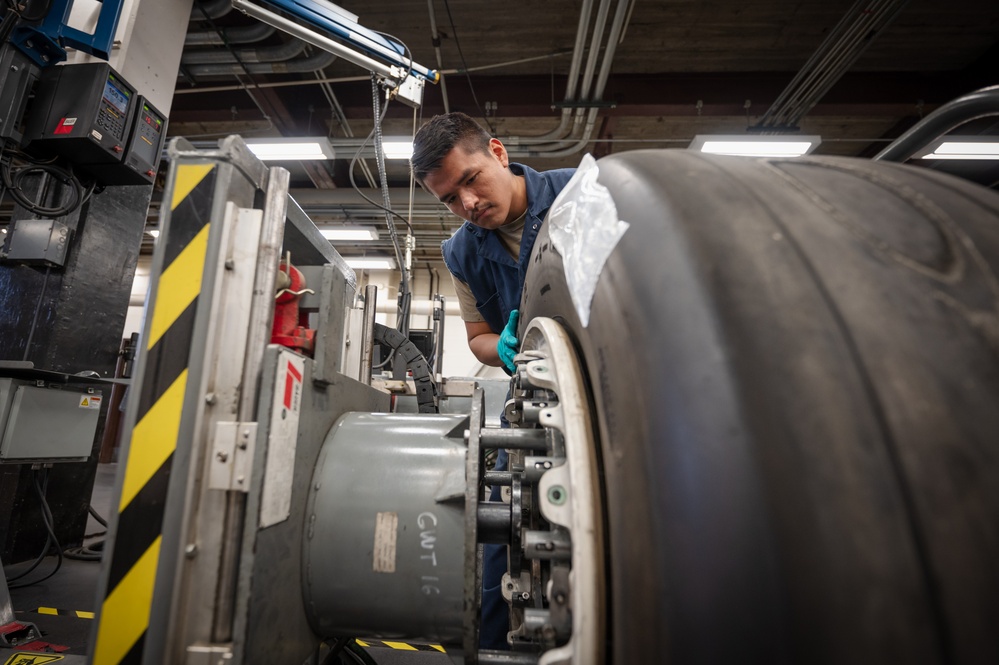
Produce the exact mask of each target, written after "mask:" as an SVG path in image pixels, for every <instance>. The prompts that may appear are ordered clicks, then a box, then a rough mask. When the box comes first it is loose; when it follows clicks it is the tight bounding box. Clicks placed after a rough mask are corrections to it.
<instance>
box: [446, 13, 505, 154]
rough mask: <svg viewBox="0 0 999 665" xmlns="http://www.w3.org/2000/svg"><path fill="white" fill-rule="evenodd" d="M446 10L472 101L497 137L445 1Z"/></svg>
mask: <svg viewBox="0 0 999 665" xmlns="http://www.w3.org/2000/svg"><path fill="white" fill-rule="evenodd" d="M444 9H446V10H447V20H448V23H450V24H451V36H452V37H454V45H455V46H457V47H458V57H460V58H461V66H462V67H464V68H465V69H464V71H465V78H466V79H468V89H469V90H470V91H471V92H472V101H474V102H475V107H476V108H477V109H479V115H481V116H482V119H483V120H485V121H486V125H487V126H488V127H489V131H490V133H492V134H493V135H494V136H495V135H496V128H495V127H493V123H491V122H489V118H487V117H486V113H485V111H483V110H482V105H481V104H479V98H478V97H477V96H476V95H475V88H474V87H472V77H471V75H469V73H468V63H467V62H465V54H464V53H463V52H462V50H461V42H460V41H458V29H457V28H455V27H454V17H453V16H451V5H450V4H449V3H448V1H447V0H444Z"/></svg>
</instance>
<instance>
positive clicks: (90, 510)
mask: <svg viewBox="0 0 999 665" xmlns="http://www.w3.org/2000/svg"><path fill="white" fill-rule="evenodd" d="M87 512H88V513H90V516H91V517H93V518H94V519H95V520H97V523H98V524H100V525H101V526H102V527H104V528H105V529H106V528H108V521H107V520H106V519H104V518H103V517H101V516H100V513H98V512H97V511H96V510H94V507H93V506H91V505H89V504H87Z"/></svg>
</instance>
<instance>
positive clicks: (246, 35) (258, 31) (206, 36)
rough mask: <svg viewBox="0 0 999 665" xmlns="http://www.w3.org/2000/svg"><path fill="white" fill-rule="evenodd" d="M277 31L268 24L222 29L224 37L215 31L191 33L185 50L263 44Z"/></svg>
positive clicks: (185, 42) (185, 39) (185, 40)
mask: <svg viewBox="0 0 999 665" xmlns="http://www.w3.org/2000/svg"><path fill="white" fill-rule="evenodd" d="M275 32H277V30H276V29H275V28H273V27H271V26H269V25H267V24H266V23H253V24H252V25H240V26H235V27H231V28H222V35H221V36H220V35H219V33H218V32H217V31H215V30H206V31H204V32H189V33H187V36H185V37H184V48H191V47H196V46H227V45H231V44H252V43H253V42H261V41H263V40H265V39H267V38H268V37H270V36H271V35H273V34H274V33H275Z"/></svg>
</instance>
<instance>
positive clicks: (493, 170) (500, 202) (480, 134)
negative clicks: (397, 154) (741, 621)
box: [410, 113, 575, 649]
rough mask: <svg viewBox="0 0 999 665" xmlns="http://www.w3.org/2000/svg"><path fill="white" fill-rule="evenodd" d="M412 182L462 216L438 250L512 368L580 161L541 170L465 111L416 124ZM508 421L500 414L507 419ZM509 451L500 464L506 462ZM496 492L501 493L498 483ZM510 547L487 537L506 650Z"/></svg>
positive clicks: (487, 591)
mask: <svg viewBox="0 0 999 665" xmlns="http://www.w3.org/2000/svg"><path fill="white" fill-rule="evenodd" d="M410 166H411V167H412V169H413V175H414V177H415V178H416V180H417V181H418V182H419V183H420V184H421V185H422V186H423V188H424V189H426V190H427V191H428V192H430V193H431V194H433V195H434V196H436V197H437V198H438V199H440V201H441V202H442V203H443V204H444V205H446V206H447V207H448V210H450V211H451V212H453V213H454V214H455V215H457V216H458V217H460V218H462V219H463V220H465V223H464V224H462V226H461V228H460V229H458V231H457V233H455V234H454V235H453V236H452V237H451V238H449V239H447V240H445V241H444V243H443V244H442V245H441V251H442V253H443V255H444V263H445V265H447V268H448V270H449V271H450V272H451V277H452V279H453V281H454V288H455V292H456V293H457V296H458V302H459V304H460V305H461V318H462V320H463V321H464V322H465V332H466V334H467V336H468V346H469V348H470V349H471V350H472V353H473V354H474V355H475V357H476V358H478V359H479V361H480V362H482V363H483V364H486V365H493V366H496V367H505V368H506V369H507V370H508V371H510V372H512V371H513V370H514V364H513V357H514V355H515V354H516V353H517V347H518V345H519V342H518V340H517V319H518V308H519V307H520V296H521V292H522V291H523V288H524V275H525V274H526V273H527V266H528V262H529V260H530V258H531V250H532V249H533V248H534V241H535V239H536V238H537V237H538V230H539V229H540V228H541V224H542V223H543V222H544V219H545V215H546V214H547V213H548V209H549V208H550V207H551V205H552V202H553V201H554V200H555V197H556V196H558V193H559V192H560V191H562V188H563V187H565V184H566V183H567V182H569V178H571V177H572V174H573V173H574V172H575V169H556V170H553V171H545V172H543V173H539V172H538V171H535V170H534V169H532V168H530V167H527V166H524V165H523V164H516V163H513V162H510V159H509V156H508V155H507V152H506V148H505V147H504V146H503V144H502V143H501V142H500V141H499V139H495V138H492V137H490V136H489V134H488V133H487V132H486V131H485V130H484V129H483V128H482V127H481V126H479V124H478V123H476V122H475V121H474V120H472V119H471V118H470V117H469V116H467V115H465V114H464V113H447V114H445V115H439V116H435V117H434V118H433V119H431V120H430V121H429V122H427V123H426V124H425V125H423V127H421V128H420V131H419V132H417V134H416V138H415V140H414V141H413V157H412V158H411V159H410ZM505 425H506V423H505V422H504V426H505ZM506 463H507V457H506V452H505V451H502V450H501V451H500V452H499V455H498V456H497V461H496V468H497V469H498V470H505V469H506ZM490 499H491V500H493V501H497V500H499V488H498V487H494V488H493V494H492V496H491V497H490ZM506 567H507V566H506V550H505V548H504V547H503V546H499V545H487V546H486V547H485V553H484V563H483V574H482V623H481V626H482V628H481V633H480V634H481V638H480V646H481V647H482V648H484V649H504V648H507V641H506V633H507V631H508V629H509V621H508V616H509V615H508V610H507V606H506V603H505V602H504V601H503V597H502V594H501V593H500V583H501V581H502V576H503V573H504V572H505V571H506Z"/></svg>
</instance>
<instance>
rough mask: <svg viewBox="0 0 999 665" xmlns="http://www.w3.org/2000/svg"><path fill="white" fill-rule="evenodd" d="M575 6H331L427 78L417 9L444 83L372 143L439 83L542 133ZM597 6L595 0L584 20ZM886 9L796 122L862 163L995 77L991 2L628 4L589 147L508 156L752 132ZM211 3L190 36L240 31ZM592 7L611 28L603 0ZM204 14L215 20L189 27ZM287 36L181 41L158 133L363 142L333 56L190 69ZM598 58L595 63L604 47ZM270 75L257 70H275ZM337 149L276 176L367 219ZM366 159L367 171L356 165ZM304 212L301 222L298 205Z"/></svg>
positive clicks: (998, 175) (557, 88) (997, 55)
mask: <svg viewBox="0 0 999 665" xmlns="http://www.w3.org/2000/svg"><path fill="white" fill-rule="evenodd" d="M625 1H627V0H625ZM223 4H224V3H223ZM581 4H583V0H549V1H548V2H544V3H540V2H532V1H527V0H508V1H506V2H481V1H478V0H448V2H446V3H445V2H444V0H429V3H422V2H413V1H406V2H403V1H401V0H381V1H379V2H361V1H359V0H345V1H344V2H342V3H341V6H343V7H344V8H345V9H347V10H349V11H351V12H354V13H356V14H358V16H359V22H360V23H361V25H363V26H365V27H368V28H372V29H375V30H378V31H382V32H386V33H389V34H391V35H393V36H394V37H396V38H398V39H399V40H401V41H402V42H404V43H405V44H406V45H407V46H408V47H409V49H410V50H411V51H412V54H413V57H414V59H415V60H416V61H417V62H419V63H421V64H423V65H426V66H428V67H432V68H436V67H437V60H436V55H435V51H434V48H433V44H432V31H431V15H430V8H431V7H433V11H434V13H435V17H436V23H437V26H438V29H439V31H440V33H441V39H440V50H441V59H442V69H443V70H444V71H445V72H450V73H447V74H445V77H444V84H445V85H444V86H441V85H437V86H428V89H427V91H426V94H425V98H424V106H423V108H422V109H421V111H420V112H419V113H414V111H413V109H412V108H410V107H407V106H405V105H403V104H400V103H393V104H391V105H390V106H389V109H388V110H387V113H386V118H385V122H384V133H385V134H386V135H400V136H408V135H411V134H412V133H413V127H414V123H416V124H419V123H420V122H421V121H422V120H423V119H426V118H428V117H430V116H432V115H434V114H437V113H441V112H443V111H444V94H443V93H444V89H445V86H446V94H447V103H448V106H449V108H450V109H451V110H461V111H464V112H466V113H468V114H469V115H472V116H475V117H477V118H480V119H481V120H482V121H483V124H487V123H488V124H489V125H490V126H491V128H492V131H493V132H494V133H495V134H496V135H497V136H498V137H499V138H501V139H502V140H504V142H506V143H507V144H508V145H513V146H515V145H517V137H530V136H532V135H534V136H536V135H539V134H543V133H545V132H548V131H551V130H553V129H554V128H555V127H556V126H557V125H558V124H559V118H560V115H561V108H560V107H561V106H564V103H565V102H567V101H568V102H569V103H570V104H573V103H579V100H578V99H569V100H567V99H566V92H567V86H568V74H569V71H570V66H571V60H572V58H571V52H572V50H573V45H574V42H575V39H576V34H577V24H578V23H579V21H580V14H581V11H580V6H581ZM599 4H600V3H599V0H594V2H593V6H594V8H596V7H597V6H598V5H599ZM887 5H894V9H895V10H897V14H895V15H894V17H893V19H892V20H890V21H884V22H883V23H882V24H880V25H879V26H878V27H879V29H878V30H876V31H870V30H868V32H867V33H866V34H860V42H862V43H864V44H866V48H864V49H863V50H862V53H861V54H860V55H859V58H857V59H856V60H855V61H854V62H853V63H852V64H850V65H849V67H848V68H846V71H845V72H844V73H843V74H842V76H841V77H835V78H836V81H835V83H834V84H832V85H831V86H829V87H828V91H827V92H825V93H824V94H823V95H822V96H821V97H820V98H819V99H818V100H817V102H816V103H815V105H814V106H813V107H812V108H811V109H810V110H809V111H808V112H807V113H805V114H804V115H803V117H801V118H800V121H798V122H796V123H795V124H796V125H797V128H798V130H799V131H800V132H801V133H804V134H818V135H820V136H821V137H822V141H823V142H822V144H821V145H820V146H819V148H818V150H817V151H816V153H817V154H827V155H848V156H858V157H870V156H872V155H873V154H875V153H877V152H878V151H879V150H880V149H881V148H883V147H884V146H885V145H887V144H888V143H889V142H890V141H891V140H892V139H894V138H896V137H898V136H899V135H900V134H901V133H902V132H904V131H905V130H906V129H907V128H908V127H910V126H911V125H913V124H914V123H915V122H916V121H918V120H919V118H920V117H921V116H924V115H925V114H927V113H929V112H931V111H932V110H933V109H935V108H937V107H938V106H939V105H941V104H943V103H945V102H947V101H948V100H951V99H953V98H955V97H957V96H959V95H962V94H965V93H967V92H970V91H972V90H975V89H978V88H981V87H984V86H986V85H993V84H996V83H999V3H996V2H994V0H953V1H950V2H940V0H909V1H908V2H905V1H904V0H897V1H894V0H869V1H868V2H867V3H866V4H864V3H859V2H854V1H853V0H811V1H798V2H791V1H781V0H762V1H760V2H748V3H747V2H744V1H742V0H710V1H697V0H668V1H662V0H655V1H654V0H636V1H635V2H634V4H633V5H632V6H631V7H630V13H629V14H628V15H627V21H626V26H625V29H624V32H623V35H622V37H621V39H620V41H619V43H618V45H617V47H616V52H615V53H614V56H613V61H612V66H611V69H610V76H609V78H608V80H607V84H606V89H605V90H604V93H603V95H602V97H601V98H600V99H599V100H598V102H593V100H588V101H589V103H588V104H587V107H586V109H584V112H585V111H586V110H588V108H590V107H593V106H596V107H597V112H596V116H595V123H594V128H593V132H592V135H591V136H590V137H589V140H588V141H586V143H585V145H583V146H582V150H580V151H579V152H573V153H572V154H569V155H564V154H563V155H562V156H559V157H527V158H524V159H520V160H518V161H523V162H525V163H528V164H530V165H532V166H534V167H536V168H540V169H546V168H555V167H560V166H574V165H575V164H577V163H578V161H579V159H580V157H581V156H582V155H583V154H584V152H590V153H593V154H594V155H596V156H598V157H599V156H603V155H606V154H610V153H614V152H620V151H623V150H633V149H636V148H686V146H687V144H688V143H689V142H690V140H691V139H693V137H694V136H695V135H696V134H706V133H744V132H745V131H746V130H747V128H748V127H752V126H753V125H757V124H758V123H760V121H761V119H762V118H763V117H764V114H765V113H766V111H767V110H768V109H769V108H770V107H771V105H772V104H773V103H774V101H775V100H777V99H778V97H779V95H780V94H781V92H782V91H783V90H785V88H787V87H788V85H789V84H790V83H791V82H792V80H793V79H794V77H795V74H796V73H797V72H799V71H801V70H802V69H803V68H804V67H806V64H807V63H808V61H809V58H810V57H811V56H812V55H813V54H814V53H816V51H817V49H819V48H820V47H821V46H822V45H823V43H824V40H827V38H829V37H830V35H831V34H833V36H835V34H834V33H835V30H836V29H837V25H838V24H840V22H841V21H845V22H846V23H850V21H853V22H857V21H858V20H859V19H858V16H860V15H863V14H864V12H872V11H875V10H876V9H877V8H878V7H884V6H887ZM219 6H220V5H219V2H217V1H216V2H211V1H209V2H207V3H201V2H200V0H196V3H195V10H194V12H193V14H192V16H193V17H194V18H195V19H198V20H192V22H191V26H190V29H189V33H192V36H193V33H218V32H219V31H222V32H224V31H225V30H226V29H227V28H232V27H237V26H246V25H251V24H252V23H253V21H252V19H249V18H247V17H246V16H243V15H242V14H240V13H238V12H236V11H231V12H228V13H224V12H220V11H219V10H218V8H219ZM609 6H610V16H611V17H612V16H613V15H614V12H615V9H616V3H614V2H611V3H609ZM202 8H204V11H202ZM206 13H207V14H209V15H210V14H213V13H215V14H219V15H217V16H216V18H214V19H212V20H206V16H205V14H206ZM608 22H610V18H609V19H608ZM589 39H590V37H589V35H588V36H587V43H588V42H589ZM288 40H289V38H288V37H285V36H283V35H280V34H273V35H271V36H269V37H267V38H266V40H265V41H262V42H258V43H254V44H240V45H236V44H230V45H229V46H226V45H218V46H202V45H199V46H193V45H192V46H189V47H188V48H187V49H186V50H185V60H186V61H187V64H185V65H184V68H183V71H182V74H183V75H182V77H181V79H180V81H179V82H178V90H177V95H176V97H175V99H174V104H173V109H172V112H171V120H170V134H171V135H172V136H186V137H188V138H192V139H195V140H211V139H214V138H216V137H218V136H223V135H226V134H230V133H240V134H242V135H244V136H245V137H252V136H279V135H285V136H293V135H299V136H305V135H323V134H325V135H329V136H331V137H334V138H335V139H342V138H345V137H348V136H355V137H358V138H362V137H364V136H366V135H367V134H368V132H369V131H370V130H371V128H372V101H371V84H370V81H369V79H368V75H367V72H365V71H364V70H361V69H360V68H358V67H356V66H354V65H352V64H350V63H348V62H345V61H342V60H338V61H335V62H333V63H332V64H329V65H328V66H326V67H325V68H323V69H322V70H320V71H316V72H307V73H285V74H282V73H253V74H247V73H246V72H245V71H243V69H242V66H241V65H240V64H239V63H236V64H235V65H234V66H233V71H231V72H229V73H225V74H222V75H204V74H201V73H197V72H198V68H197V67H196V66H191V65H192V62H193V61H194V60H197V59H198V58H199V55H198V54H203V53H205V52H216V53H217V52H225V51H229V50H236V51H237V53H239V54H240V56H241V57H240V58H239V60H242V61H243V63H244V64H246V63H247V62H249V60H248V58H250V57H252V56H253V55H254V54H253V53H248V52H245V51H240V50H239V49H247V48H249V49H260V50H261V51H264V56H265V57H266V54H267V51H265V50H264V49H267V48H280V47H281V46H282V45H283V44H284V43H285V42H287V41H288ZM459 45H460V49H461V52H459ZM857 50H858V51H859V50H860V49H859V48H858V49H857ZM598 53H599V55H600V56H601V57H602V56H603V55H605V54H606V45H602V46H601V47H600V49H598ZM317 55H318V54H317V53H316V52H314V51H313V50H312V48H311V47H310V48H309V49H306V50H305V51H303V52H302V53H301V54H300V55H297V56H295V57H294V58H292V59H291V60H288V61H284V62H285V63H286V65H291V68H292V69H294V68H295V67H297V66H298V63H300V62H301V61H302V60H303V59H306V58H309V57H313V58H315V57H316V56H317ZM209 57H213V56H209ZM222 57H225V56H224V55H223V56H222ZM598 59H599V58H598ZM584 62H585V60H584ZM286 65H282V64H280V63H279V64H277V65H274V66H273V67H267V68H269V69H272V70H274V71H275V72H279V71H280V70H281V69H282V68H287V67H286ZM466 69H467V72H466ZM456 70H457V73H455V71H456ZM239 72H242V73H239ZM320 79H321V80H325V81H326V83H325V84H320V82H319V80H320ZM584 101H585V100H584ZM961 133H974V134H979V133H984V134H999V123H997V121H996V119H995V118H993V119H992V120H985V121H979V122H978V123H977V124H975V125H971V126H968V127H965V128H963V129H962V130H961ZM562 152H563V153H564V152H566V151H562ZM349 153H350V151H347V150H341V151H340V152H339V153H338V158H337V159H335V160H333V161H331V162H328V163H315V164H312V165H309V166H307V167H303V166H302V165H298V164H289V165H288V167H289V170H291V171H292V177H293V185H294V186H295V187H298V188H302V194H303V196H306V194H305V192H306V191H307V190H328V191H327V193H326V194H323V193H322V192H321V191H317V192H312V193H310V194H308V195H307V196H308V198H309V200H310V201H315V202H316V203H314V204H309V205H313V208H312V214H313V215H314V216H315V217H316V218H317V219H320V220H323V219H325V220H328V221H329V223H343V222H344V221H346V222H352V223H358V222H361V223H363V222H371V223H376V222H377V221H378V219H379V218H378V215H377V214H376V213H377V211H374V210H372V209H371V208H370V206H369V207H368V208H367V210H365V208H364V206H363V205H362V204H360V203H357V202H356V197H354V195H353V194H352V193H349V192H348V191H336V190H350V189H351V185H350V180H349V177H348V167H349V162H350V159H349V157H350V156H351V155H350V154H349ZM341 155H342V156H343V157H345V158H344V159H341V158H340V157H341ZM369 163H370V167H371V169H372V170H374V162H373V160H369ZM955 168H959V167H955ZM388 174H389V184H390V186H391V187H392V188H393V197H392V201H393V207H394V208H395V209H397V210H399V211H400V212H402V213H403V214H406V210H407V208H408V201H407V198H408V186H409V182H408V172H407V167H406V164H405V162H389V166H388ZM964 175H965V176H966V177H970V178H972V179H976V180H978V181H979V182H982V183H983V184H985V185H986V186H993V187H994V186H996V182H997V180H999V171H997V170H996V169H994V168H993V169H991V170H990V169H989V168H984V169H982V168H978V169H972V170H971V172H970V173H966V174H964ZM355 176H356V180H357V182H358V184H359V185H360V186H361V187H362V188H364V189H368V190H370V191H369V195H372V196H377V194H376V190H374V189H371V188H370V187H369V185H368V182H367V180H366V179H365V177H364V176H363V174H362V172H361V169H360V168H358V169H357V170H356V171H355ZM334 192H335V194H334ZM352 197H353V199H352ZM379 198H380V197H379ZM348 199H352V200H354V202H348ZM324 201H325V202H326V205H325V206H321V205H320V203H322V202H324ZM303 205H304V206H305V207H306V209H307V211H308V210H309V205H306V204H303ZM416 208H417V214H414V216H413V221H414V224H415V225H416V227H417V236H418V238H417V240H418V247H417V252H416V256H417V258H418V259H420V260H430V261H433V260H437V259H439V250H438V249H437V247H438V245H439V240H440V238H441V237H446V235H447V234H448V233H450V231H451V230H453V228H455V226H456V225H457V223H458V221H457V220H456V219H454V218H452V217H451V216H450V215H448V214H447V213H446V211H444V209H443V208H442V207H439V206H437V205H435V204H434V202H433V201H430V200H419V201H418V203H417V206H416ZM382 223H383V222H382ZM386 235H387V234H383V236H386ZM382 249H385V248H381V247H375V248H374V249H373V250H371V251H375V252H377V251H380V250H382Z"/></svg>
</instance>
